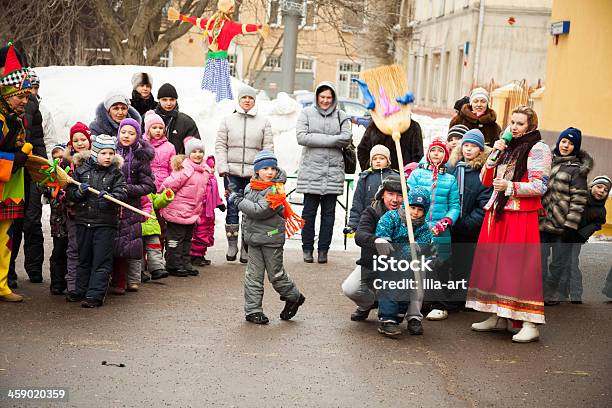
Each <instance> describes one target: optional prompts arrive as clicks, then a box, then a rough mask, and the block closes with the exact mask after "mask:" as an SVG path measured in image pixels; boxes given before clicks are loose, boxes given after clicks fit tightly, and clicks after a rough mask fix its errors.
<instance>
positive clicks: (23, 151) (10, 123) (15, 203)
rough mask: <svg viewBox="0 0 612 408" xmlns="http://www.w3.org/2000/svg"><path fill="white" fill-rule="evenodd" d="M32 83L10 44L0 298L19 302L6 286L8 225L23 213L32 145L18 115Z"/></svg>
mask: <svg viewBox="0 0 612 408" xmlns="http://www.w3.org/2000/svg"><path fill="white" fill-rule="evenodd" d="M31 92H32V83H31V81H30V71H29V69H28V68H24V67H22V66H21V63H20V62H19V60H18V58H17V54H16V53H15V49H14V47H13V45H12V44H9V48H8V51H7V54H6V61H5V63H4V70H3V71H2V74H1V76H0V195H1V197H0V300H1V301H6V302H21V301H22V300H23V297H22V296H21V295H18V294H16V293H13V292H12V291H11V289H10V288H9V287H8V268H9V262H10V259H11V249H12V225H13V221H14V220H15V219H19V218H23V213H24V201H23V200H24V181H23V175H24V166H25V163H26V160H27V157H28V155H27V154H28V153H29V152H30V151H31V149H32V145H31V144H29V143H26V134H25V129H24V127H23V123H22V121H21V118H20V116H21V115H22V114H23V113H24V112H25V108H26V105H27V103H28V99H29V97H30V93H31Z"/></svg>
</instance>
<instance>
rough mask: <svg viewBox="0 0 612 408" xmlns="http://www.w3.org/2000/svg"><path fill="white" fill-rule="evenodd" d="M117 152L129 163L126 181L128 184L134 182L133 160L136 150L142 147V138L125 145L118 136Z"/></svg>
mask: <svg viewBox="0 0 612 408" xmlns="http://www.w3.org/2000/svg"><path fill="white" fill-rule="evenodd" d="M115 146H116V148H117V154H118V155H120V156H121V157H123V158H124V159H125V164H126V165H127V175H126V181H127V183H128V184H132V161H133V160H134V151H135V150H137V149H138V148H140V140H138V139H136V141H135V142H134V143H132V144H131V145H129V146H124V145H122V144H121V142H120V141H119V138H117V144H116V145H115Z"/></svg>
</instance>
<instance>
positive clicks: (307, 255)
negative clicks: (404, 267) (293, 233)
mask: <svg viewBox="0 0 612 408" xmlns="http://www.w3.org/2000/svg"><path fill="white" fill-rule="evenodd" d="M302 252H303V253H304V262H306V263H313V262H314V258H313V257H312V252H313V250H312V249H304V250H302Z"/></svg>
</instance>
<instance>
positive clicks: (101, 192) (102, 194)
mask: <svg viewBox="0 0 612 408" xmlns="http://www.w3.org/2000/svg"><path fill="white" fill-rule="evenodd" d="M107 194H108V191H104V190H102V191H100V192H99V193H98V198H104V196H105V195H107ZM109 195H110V194H109Z"/></svg>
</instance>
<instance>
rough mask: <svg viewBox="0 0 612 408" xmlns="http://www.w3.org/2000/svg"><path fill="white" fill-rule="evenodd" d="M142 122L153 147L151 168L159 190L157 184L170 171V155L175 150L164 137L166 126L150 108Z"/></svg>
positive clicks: (173, 153) (160, 182)
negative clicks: (153, 155) (153, 153)
mask: <svg viewBox="0 0 612 408" xmlns="http://www.w3.org/2000/svg"><path fill="white" fill-rule="evenodd" d="M144 124H145V125H144V126H145V138H146V139H147V140H148V141H149V143H150V144H151V146H153V148H154V149H155V157H154V158H153V161H152V162H151V170H153V174H154V175H155V187H156V188H157V189H158V190H159V186H161V185H162V183H163V182H164V180H166V179H167V178H168V176H169V175H170V174H171V173H172V157H174V155H175V154H176V151H175V149H174V145H173V144H172V143H170V142H169V141H168V139H167V138H166V126H165V125H164V121H163V119H162V118H161V116H159V115H158V114H156V113H155V112H154V111H152V110H150V111H148V112H147V113H146V114H145V118H144Z"/></svg>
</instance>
